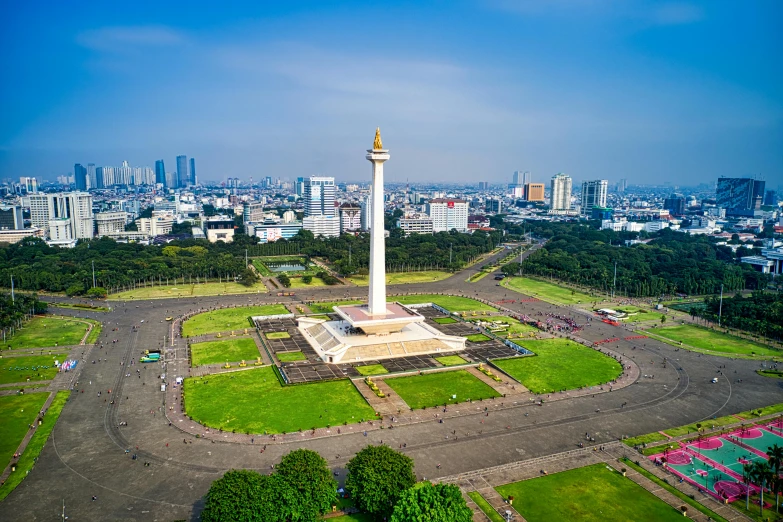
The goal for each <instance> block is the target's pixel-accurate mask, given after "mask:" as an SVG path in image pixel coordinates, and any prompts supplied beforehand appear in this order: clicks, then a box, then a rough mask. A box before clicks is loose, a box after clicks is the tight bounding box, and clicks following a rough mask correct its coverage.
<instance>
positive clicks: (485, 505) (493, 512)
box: [468, 491, 505, 522]
mask: <svg viewBox="0 0 783 522" xmlns="http://www.w3.org/2000/svg"><path fill="white" fill-rule="evenodd" d="M468 496H469V497H470V498H471V499H472V500H473V502H475V503H476V505H477V506H478V507H479V509H480V510H481V511H482V512H483V513H484V514H485V515H487V516H488V517H489V519H490V520H491V521H492V522H504V521H505V519H504V518H503V517H502V516H501V515H500V513H498V510H497V509H495V508H493V507H492V505H491V504H490V503H489V502H487V500H486V499H485V498H484V497H482V496H481V493H479V492H478V491H471V492H470V493H468Z"/></svg>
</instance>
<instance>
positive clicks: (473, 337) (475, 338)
mask: <svg viewBox="0 0 783 522" xmlns="http://www.w3.org/2000/svg"><path fill="white" fill-rule="evenodd" d="M465 339H467V340H468V341H470V342H472V343H483V342H486V341H490V340H492V338H491V337H488V336H486V335H484V334H482V333H477V334H470V335H468V336H467V337H465Z"/></svg>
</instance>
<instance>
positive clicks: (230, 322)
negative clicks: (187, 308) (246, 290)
mask: <svg viewBox="0 0 783 522" xmlns="http://www.w3.org/2000/svg"><path fill="white" fill-rule="evenodd" d="M288 313H290V312H289V311H288V310H287V309H286V307H285V306H283V305H263V306H243V307H239V308H223V309H221V310H213V311H212V312H204V313H203V314H198V315H196V316H193V317H191V318H190V319H188V320H187V321H185V323H184V324H183V325H182V335H183V337H193V336H194V335H203V334H208V333H215V332H227V331H229V330H239V329H244V328H251V327H253V324H252V323H251V322H250V317H251V316H258V315H282V314H288Z"/></svg>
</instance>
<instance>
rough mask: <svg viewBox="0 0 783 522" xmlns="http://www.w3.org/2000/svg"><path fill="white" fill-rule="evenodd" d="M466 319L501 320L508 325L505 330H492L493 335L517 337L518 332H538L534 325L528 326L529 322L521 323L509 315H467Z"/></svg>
mask: <svg viewBox="0 0 783 522" xmlns="http://www.w3.org/2000/svg"><path fill="white" fill-rule="evenodd" d="M467 320H468V321H485V322H493V321H501V322H502V323H505V324H507V325H509V327H508V328H507V329H505V330H502V331H498V332H493V333H494V334H495V335H498V336H500V337H517V336H519V335H520V334H530V333H536V332H538V328H536V327H535V326H530V325H529V324H525V323H522V322H520V321H517V320H516V319H514V318H513V317H509V316H507V315H499V316H492V317H469V318H467Z"/></svg>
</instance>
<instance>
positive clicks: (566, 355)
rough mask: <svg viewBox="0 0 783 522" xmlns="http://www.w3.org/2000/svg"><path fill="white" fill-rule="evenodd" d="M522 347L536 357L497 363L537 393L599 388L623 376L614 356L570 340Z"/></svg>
mask: <svg viewBox="0 0 783 522" xmlns="http://www.w3.org/2000/svg"><path fill="white" fill-rule="evenodd" d="M522 345H523V346H524V347H525V348H527V349H528V350H531V351H533V353H535V354H536V355H535V356H532V357H513V358H511V359H499V360H496V361H493V363H494V364H495V365H496V366H498V367H499V368H500V369H501V370H503V371H504V372H506V373H507V374H509V375H510V376H511V377H513V378H514V379H516V380H518V381H519V382H521V383H522V384H524V385H525V387H526V388H527V389H528V390H530V391H532V392H533V393H551V392H553V391H560V390H573V389H575V388H581V387H584V386H596V385H599V384H603V383H605V382H608V381H611V380H613V379H616V378H617V377H619V376H620V373H622V366H621V365H620V363H618V362H617V361H615V360H614V359H612V358H611V357H607V356H606V355H603V354H602V353H599V352H597V351H595V350H593V349H592V348H588V347H586V346H583V345H581V344H579V343H575V342H573V341H570V340H568V339H546V340H542V341H525V342H523V343H522Z"/></svg>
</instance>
